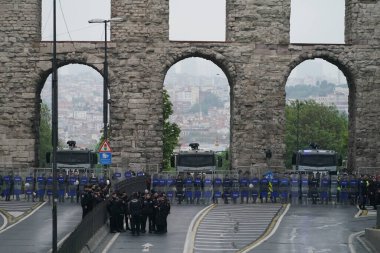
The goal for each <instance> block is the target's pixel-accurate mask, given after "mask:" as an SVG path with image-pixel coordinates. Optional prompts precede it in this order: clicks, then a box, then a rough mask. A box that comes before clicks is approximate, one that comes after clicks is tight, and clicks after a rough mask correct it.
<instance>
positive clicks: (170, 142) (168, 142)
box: [163, 90, 181, 170]
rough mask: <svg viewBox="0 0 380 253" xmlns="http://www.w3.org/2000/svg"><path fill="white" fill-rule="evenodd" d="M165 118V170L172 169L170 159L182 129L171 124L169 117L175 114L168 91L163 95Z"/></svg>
mask: <svg viewBox="0 0 380 253" xmlns="http://www.w3.org/2000/svg"><path fill="white" fill-rule="evenodd" d="M163 114H164V115H163V116H164V133H163V146H164V150H163V151H164V152H163V165H164V169H165V170H169V169H170V158H171V156H172V154H173V151H174V149H175V147H176V146H177V145H178V140H179V134H180V132H181V130H180V128H179V127H178V125H177V124H176V123H172V122H169V117H170V115H171V114H173V104H172V103H171V102H170V96H169V94H168V92H167V91H166V90H164V93H163Z"/></svg>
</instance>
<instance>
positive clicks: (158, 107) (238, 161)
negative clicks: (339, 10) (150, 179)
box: [0, 0, 380, 167]
mask: <svg viewBox="0 0 380 253" xmlns="http://www.w3.org/2000/svg"><path fill="white" fill-rule="evenodd" d="M18 2H20V3H21V2H22V3H26V2H30V3H33V2H36V3H37V2H38V1H32V0H29V1H18ZM359 2H360V3H359ZM0 3H1V7H3V6H6V8H11V6H9V5H7V4H6V3H5V2H4V0H0ZM7 3H8V2H7ZM34 7H35V8H36V9H37V8H39V6H38V5H37V4H36V5H35V6H34ZM0 9H3V8H0ZM168 10H169V7H168V1H167V0H156V1H149V0H114V1H112V16H113V17H124V19H125V21H123V22H120V23H114V24H113V25H112V31H111V36H112V43H110V49H109V52H110V54H109V65H110V66H109V68H110V94H111V99H112V102H111V109H110V110H111V119H110V124H111V128H112V132H111V146H112V148H113V151H114V153H113V162H114V164H115V165H118V166H124V165H127V164H129V163H131V162H132V163H142V164H144V163H148V164H161V163H162V128H163V119H162V89H163V81H164V78H165V75H166V72H167V71H168V69H169V68H170V67H171V66H172V65H173V64H175V63H176V62H178V61H180V60H182V59H185V58H187V57H203V58H205V59H208V60H211V61H213V62H214V63H215V64H217V65H218V66H219V67H220V68H221V69H222V70H223V71H224V72H225V74H226V76H227V78H228V80H229V84H230V86H231V156H232V157H231V159H232V165H233V167H238V166H250V165H251V164H255V165H258V164H259V165H260V164H261V165H263V166H265V164H266V162H267V161H266V160H265V154H264V152H263V149H268V148H270V149H271V150H272V152H273V158H272V159H271V161H270V164H271V165H272V166H282V165H283V158H284V157H283V154H284V150H285V146H284V125H285V124H284V123H285V122H284V121H285V120H284V108H285V83H286V80H287V78H288V76H289V74H290V72H291V70H292V69H293V68H294V67H295V66H297V65H298V64H300V63H301V62H302V61H304V60H307V59H313V58H322V59H325V60H327V61H329V62H331V63H333V64H335V65H337V66H338V67H339V68H340V69H341V70H342V71H343V73H344V74H345V75H346V77H347V79H348V82H349V86H350V98H349V103H350V108H349V113H350V157H349V161H350V166H351V167H363V166H368V167H374V166H376V167H379V166H380V155H379V154H380V152H378V150H379V148H380V135H379V132H378V129H379V127H380V117H379V116H380V115H379V114H380V112H379V111H378V109H377V108H379V106H380V96H379V94H380V93H379V87H380V84H379V80H380V71H379V65H380V62H379V61H380V60H379V59H380V57H379V36H378V29H379V28H378V27H379V25H378V24H379V20H380V19H379V13H380V5H379V1H370V0H367V1H362V0H355V1H354V0H347V9H346V24H347V25H346V40H347V41H348V42H349V43H347V44H346V45H289V17H290V0H283V1H281V0H255V1H243V0H235V1H227V25H226V28H227V32H226V33H227V40H226V42H217V43H215V42H176V41H169V40H168V38H169V32H168V31H169V27H168V19H169V11H168ZM5 14H7V13H4V15H5ZM2 17H3V16H2ZM2 17H1V19H0V21H1V22H0V25H1V27H3V26H4V25H3V24H5V23H6V22H7V19H6V18H2ZM21 23H22V22H21ZM34 24H35V25H39V21H38V20H36V21H35V22H34ZM0 29H1V28H0ZM9 31H14V29H10V30H9ZM16 31H17V33H18V34H19V36H20V37H25V36H26V35H25V34H32V35H35V33H33V32H32V31H33V29H28V30H27V31H20V30H18V29H16ZM32 35H30V36H32ZM1 36H3V35H1ZM5 38H6V39H8V40H9V38H10V35H6V36H5ZM37 38H38V37H36V38H35V39H37ZM0 43H1V42H0ZM18 47H23V48H24V50H27V51H36V53H35V54H33V55H31V56H29V57H28V58H27V59H25V57H24V59H23V60H24V61H19V58H18V57H15V58H12V59H10V55H12V50H15V49H14V48H18ZM0 50H2V51H0V64H1V65H0V75H1V76H0V80H1V81H0V82H1V83H0V88H1V91H0V98H1V99H2V100H1V102H2V107H1V110H2V111H1V113H0V137H1V138H0V139H1V140H2V142H5V143H8V144H7V145H5V146H3V147H1V148H0V155H2V156H3V155H4V156H3V157H5V156H6V157H8V158H7V159H10V160H11V161H13V162H16V161H17V162H18V161H19V159H20V158H19V155H18V150H22V149H25V150H28V151H29V153H28V158H27V159H26V162H28V163H30V164H32V163H33V162H35V160H34V159H35V158H34V157H35V150H36V148H37V145H38V143H36V142H35V141H34V139H35V138H37V136H36V135H35V134H36V130H35V128H36V126H37V124H36V122H38V121H37V119H38V113H39V112H38V105H39V91H40V89H41V85H42V84H43V82H44V81H45V79H46V77H47V75H48V74H49V73H50V72H49V71H50V65H49V64H50V63H46V61H43V60H46V59H48V58H49V52H51V44H49V43H40V44H37V45H36V44H35V43H34V44H33V43H29V44H28V43H21V42H20V43H16V44H15V43H7V44H6V47H5V48H4V47H2V48H1V49H0ZM37 52H39V53H37ZM58 52H59V55H58V58H59V59H60V64H61V65H64V64H67V63H73V62H76V63H83V64H87V65H90V66H92V67H94V68H96V69H98V70H99V71H102V53H103V48H102V45H101V44H100V43H80V42H76V43H59V47H58ZM21 59H22V58H21ZM33 60H40V61H36V63H35V62H34V61H33ZM25 63H27V64H25ZM22 64H25V66H23V65H22ZM20 65H22V67H23V68H22V69H21V68H20ZM7 66H11V67H12V74H9V72H6V71H4V69H6V68H7ZM25 72H27V74H25ZM6 73H8V74H6ZM9 83H11V85H9ZM13 87H19V89H18V91H17V92H16V91H14V93H12V95H13V96H11V97H10V96H8V95H9V92H10V90H11V88H13ZM29 90H33V92H34V93H33V95H30V96H29V97H27V99H26V100H25V99H24V97H25V95H22V94H25V93H26V94H30V93H28V91H29ZM28 101H29V102H28ZM7 102H10V103H7ZM17 102H18V103H17ZM20 103H22V106H21V105H20ZM3 105H4V106H3ZM5 105H6V106H5ZM8 105H9V106H8ZM15 108H16V109H15ZM20 109H22V110H20ZM19 110H20V111H22V112H23V113H20V114H19V113H16V112H18V111H19ZM23 110H24V111H23ZM12 112H13V113H12ZM35 112H37V113H35ZM29 115H31V116H29ZM28 120H29V121H30V122H32V126H31V125H30V122H29V121H28ZM15 124H16V125H17V126H18V127H17V128H16V129H22V130H23V131H24V130H25V133H26V135H25V134H22V133H18V132H12V133H10V132H11V131H12V130H13V129H14V128H12V126H13V125H15ZM12 135H14V138H10V137H12ZM25 140H27V141H28V142H27V143H23V141H25ZM17 142H19V144H17V145H19V146H18V147H15V144H14V143H17ZM25 142H26V141H25ZM16 151H17V152H16ZM0 162H1V160H0Z"/></svg>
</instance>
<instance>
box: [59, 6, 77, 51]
mask: <svg viewBox="0 0 380 253" xmlns="http://www.w3.org/2000/svg"><path fill="white" fill-rule="evenodd" d="M59 7H60V9H61V13H62V17H63V22H64V23H65V27H66V31H67V33H68V34H69V37H70V41H71V42H73V38H71V34H70V31H69V28H68V27H67V22H66V18H65V14H64V13H63V8H62V3H61V0H59ZM73 47H74V50H76V48H75V45H74V43H73Z"/></svg>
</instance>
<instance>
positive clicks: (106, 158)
mask: <svg viewBox="0 0 380 253" xmlns="http://www.w3.org/2000/svg"><path fill="white" fill-rule="evenodd" d="M99 158H100V159H99V160H100V163H101V164H103V165H107V164H111V163H112V153H111V152H100V153H99Z"/></svg>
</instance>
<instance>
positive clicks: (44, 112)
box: [39, 103, 52, 167]
mask: <svg viewBox="0 0 380 253" xmlns="http://www.w3.org/2000/svg"><path fill="white" fill-rule="evenodd" d="M40 110H41V118H40V133H39V134H40V146H39V166H40V167H46V166H47V164H46V152H50V151H52V140H51V137H52V136H51V131H52V130H51V112H50V110H49V107H48V106H47V105H46V104H44V103H42V104H41V109H40Z"/></svg>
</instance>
